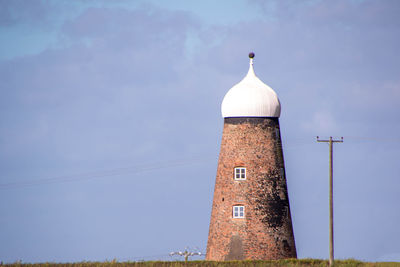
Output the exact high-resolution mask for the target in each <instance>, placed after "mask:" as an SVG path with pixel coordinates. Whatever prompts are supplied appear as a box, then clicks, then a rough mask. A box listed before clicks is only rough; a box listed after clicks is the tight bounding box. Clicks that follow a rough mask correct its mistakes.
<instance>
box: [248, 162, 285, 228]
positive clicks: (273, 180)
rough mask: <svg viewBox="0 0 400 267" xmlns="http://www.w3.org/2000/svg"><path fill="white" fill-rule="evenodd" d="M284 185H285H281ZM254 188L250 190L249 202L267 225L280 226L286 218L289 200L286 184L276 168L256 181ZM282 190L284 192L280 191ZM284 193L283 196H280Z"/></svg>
mask: <svg viewBox="0 0 400 267" xmlns="http://www.w3.org/2000/svg"><path fill="white" fill-rule="evenodd" d="M283 185H285V186H283ZM256 188H257V189H256V190H251V191H250V192H249V195H250V196H252V197H251V198H249V199H248V200H249V202H254V210H255V211H256V213H257V214H259V215H260V219H261V221H262V222H263V223H264V224H266V225H267V226H268V227H273V228H277V227H282V225H283V223H284V222H285V219H286V218H287V214H286V213H287V212H286V211H287V209H288V207H289V201H288V198H287V191H286V184H285V183H284V181H283V179H282V178H281V175H280V172H279V171H278V170H277V169H273V170H271V171H270V172H269V173H267V174H266V175H264V177H263V178H262V179H260V180H259V181H258V185H257V186H256ZM282 191H284V192H282ZM282 193H284V194H283V195H284V198H282V197H281V196H282Z"/></svg>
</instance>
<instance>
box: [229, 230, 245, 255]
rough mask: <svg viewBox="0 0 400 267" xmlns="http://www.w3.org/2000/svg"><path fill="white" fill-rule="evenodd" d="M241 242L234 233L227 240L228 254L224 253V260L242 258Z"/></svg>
mask: <svg viewBox="0 0 400 267" xmlns="http://www.w3.org/2000/svg"><path fill="white" fill-rule="evenodd" d="M243 259H244V255H243V242H242V239H241V238H240V236H238V235H234V236H232V237H231V240H230V242H229V254H228V255H226V257H225V260H227V261H233V260H243Z"/></svg>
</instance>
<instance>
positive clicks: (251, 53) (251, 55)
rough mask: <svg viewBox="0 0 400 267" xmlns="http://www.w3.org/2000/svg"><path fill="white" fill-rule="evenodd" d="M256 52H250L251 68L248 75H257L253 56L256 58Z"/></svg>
mask: <svg viewBox="0 0 400 267" xmlns="http://www.w3.org/2000/svg"><path fill="white" fill-rule="evenodd" d="M254 56H255V54H254V52H250V53H249V58H250V68H249V72H248V73H247V75H249V74H250V75H253V76H255V75H256V74H255V73H254V69H253V58H254Z"/></svg>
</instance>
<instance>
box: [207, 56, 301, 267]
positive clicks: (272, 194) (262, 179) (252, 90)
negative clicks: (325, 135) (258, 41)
mask: <svg viewBox="0 0 400 267" xmlns="http://www.w3.org/2000/svg"><path fill="white" fill-rule="evenodd" d="M249 57H250V68H249V72H248V73H247V75H246V77H244V79H243V80H242V81H240V82H239V83H238V84H236V85H235V86H233V87H232V88H231V89H230V90H229V91H228V93H227V94H226V95H225V97H224V100H223V102H222V106H221V111H222V116H223V117H224V128H223V133H222V142H221V150H220V154H219V160H218V170H217V177H216V181H215V190H214V199H213V206H212V212H211V222H210V229H209V234H208V243H207V254H206V260H217V261H222V260H241V259H255V260H269V259H282V258H296V257H297V255H296V246H295V241H294V236H293V228H292V220H291V215H290V208H289V199H288V193H287V186H286V177H285V166H284V161H283V152H282V144H281V135H280V128H279V116H280V112H281V106H280V102H279V99H278V96H277V95H276V93H275V92H274V91H273V90H272V89H271V88H270V87H269V86H268V85H266V84H264V83H263V82H262V81H261V80H260V79H259V78H258V77H257V76H256V75H255V73H254V69H253V58H254V53H250V54H249Z"/></svg>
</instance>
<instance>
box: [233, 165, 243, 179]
mask: <svg viewBox="0 0 400 267" xmlns="http://www.w3.org/2000/svg"><path fill="white" fill-rule="evenodd" d="M235 180H246V168H242V167H240V168H235Z"/></svg>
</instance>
